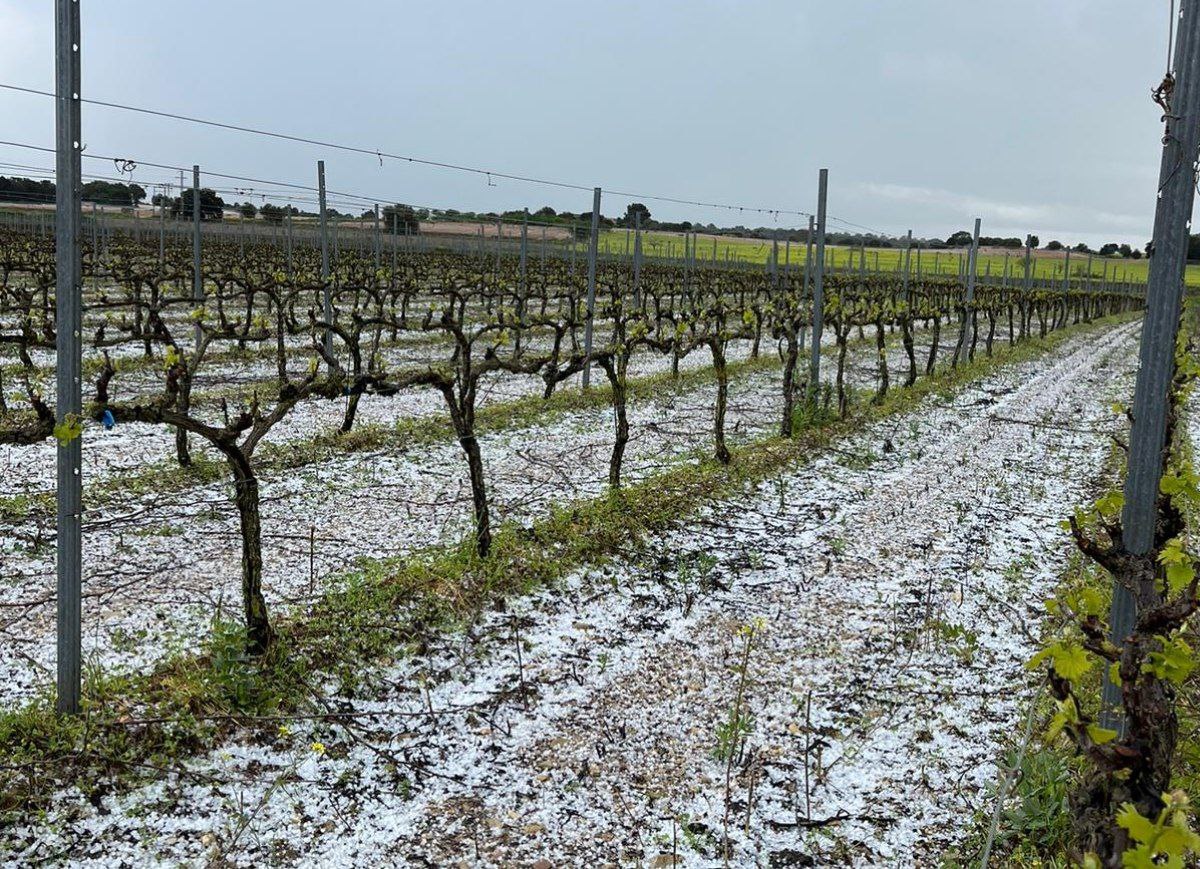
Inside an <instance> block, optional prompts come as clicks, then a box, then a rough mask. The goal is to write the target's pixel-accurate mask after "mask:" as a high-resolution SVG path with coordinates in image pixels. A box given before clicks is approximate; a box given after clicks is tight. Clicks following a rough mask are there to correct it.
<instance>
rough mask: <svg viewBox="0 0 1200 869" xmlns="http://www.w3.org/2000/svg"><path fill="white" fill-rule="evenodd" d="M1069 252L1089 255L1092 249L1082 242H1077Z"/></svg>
mask: <svg viewBox="0 0 1200 869" xmlns="http://www.w3.org/2000/svg"><path fill="white" fill-rule="evenodd" d="M1071 250H1073V251H1077V252H1079V253H1091V252H1092V249H1091V248H1090V247H1088V246H1087V245H1086V244H1084V243H1083V242H1082V241H1081V242H1079V244H1077V245H1075V247H1073V248H1071Z"/></svg>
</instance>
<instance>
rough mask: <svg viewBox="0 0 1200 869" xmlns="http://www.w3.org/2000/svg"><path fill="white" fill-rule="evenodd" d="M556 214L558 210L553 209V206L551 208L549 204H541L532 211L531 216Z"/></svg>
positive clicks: (551, 215) (552, 215)
mask: <svg viewBox="0 0 1200 869" xmlns="http://www.w3.org/2000/svg"><path fill="white" fill-rule="evenodd" d="M557 214H558V212H557V211H555V210H554V209H553V208H551V207H550V206H549V205H543V206H542V207H541V208H539V209H538V210H537V211H535V212H534V213H533V216H534V217H554V216H555V215H557Z"/></svg>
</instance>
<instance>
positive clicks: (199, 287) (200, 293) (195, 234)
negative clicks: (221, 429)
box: [180, 165, 204, 437]
mask: <svg viewBox="0 0 1200 869" xmlns="http://www.w3.org/2000/svg"><path fill="white" fill-rule="evenodd" d="M182 196H183V193H182V191H181V192H180V197H181V198H180V209H181V210H182V205H183V199H182ZM200 218H201V213H200V167H199V166H196V165H194V166H192V301H193V302H195V303H196V307H197V308H198V307H200V306H201V305H203V304H204V276H203V275H202V274H201V272H200ZM192 335H193V340H194V341H195V345H194V346H195V347H199V346H200V318H199V317H197V318H196V325H195V328H194V329H193V330H192ZM182 436H183V437H187V433H186V432H185V433H184V434H183V435H182Z"/></svg>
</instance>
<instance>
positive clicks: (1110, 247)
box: [1098, 241, 1129, 256]
mask: <svg viewBox="0 0 1200 869" xmlns="http://www.w3.org/2000/svg"><path fill="white" fill-rule="evenodd" d="M1125 249H1126V250H1128V249H1129V245H1125ZM1120 250H1121V246H1120V245H1119V244H1117V243H1116V242H1115V241H1110V242H1109V243H1108V244H1105V245H1102V246H1101V247H1100V250H1099V251H1098V253H1099V254H1100V256H1115V255H1116V254H1117V253H1118V252H1119V251H1120ZM1122 256H1125V254H1122Z"/></svg>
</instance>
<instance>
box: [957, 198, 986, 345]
mask: <svg viewBox="0 0 1200 869" xmlns="http://www.w3.org/2000/svg"><path fill="white" fill-rule="evenodd" d="M979 224H980V219H979V218H978V217H976V218H975V231H974V233H972V235H971V249H970V251H968V252H967V257H966V262H965V263H964V264H963V271H964V272H966V275H965V277H966V279H967V280H966V284H967V291H966V295H965V297H964V298H963V316H962V326H961V327H960V328H959V330H958V349H957V351H956V355H957V354H958V353H962V352H963V351H965V350H966V349H967V332H968V331H970V328H971V305H972V304H973V303H974V302H975V264H976V258H977V257H978V256H979Z"/></svg>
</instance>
